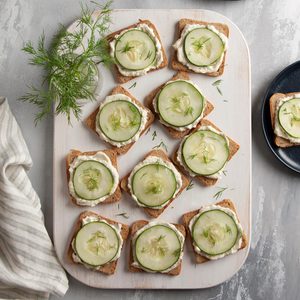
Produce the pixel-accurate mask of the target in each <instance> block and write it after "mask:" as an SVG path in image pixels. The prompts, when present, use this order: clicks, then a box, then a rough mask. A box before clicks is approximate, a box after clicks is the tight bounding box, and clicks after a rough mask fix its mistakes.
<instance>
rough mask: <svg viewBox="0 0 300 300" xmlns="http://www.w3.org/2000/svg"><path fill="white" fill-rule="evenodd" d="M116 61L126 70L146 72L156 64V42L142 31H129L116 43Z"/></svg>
mask: <svg viewBox="0 0 300 300" xmlns="http://www.w3.org/2000/svg"><path fill="white" fill-rule="evenodd" d="M115 59H116V61H117V63H118V64H119V65H120V66H121V67H122V68H124V69H126V70H133V71H138V70H144V69H146V68H147V67H149V66H150V65H152V64H153V63H154V62H155V59H156V46H155V42H154V41H153V39H152V38H151V36H150V35H149V34H148V33H146V32H144V31H142V30H140V29H131V30H128V31H126V32H125V33H123V34H122V35H121V36H120V37H118V39H117V41H116V46H115Z"/></svg>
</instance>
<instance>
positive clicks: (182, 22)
mask: <svg viewBox="0 0 300 300" xmlns="http://www.w3.org/2000/svg"><path fill="white" fill-rule="evenodd" d="M190 24H199V25H213V26H214V27H215V28H216V29H217V30H219V31H220V32H221V33H223V34H224V35H225V36H227V37H229V28H228V26H227V25H226V24H222V23H210V22H204V21H196V20H191V19H181V20H179V22H178V24H177V27H178V38H179V37H180V36H181V33H182V31H183V29H184V27H185V26H186V25H190ZM225 58H226V51H225V53H224V57H223V61H222V64H221V65H220V67H219V69H218V70H217V71H215V72H210V73H197V74H203V75H208V76H212V77H216V76H220V75H222V74H223V73H224V67H225ZM171 67H172V68H173V69H174V70H177V71H185V72H191V73H196V72H194V71H193V70H190V69H189V68H188V67H186V66H185V65H183V64H182V63H181V62H179V61H178V59H177V51H176V50H175V52H174V55H173V58H172V61H171Z"/></svg>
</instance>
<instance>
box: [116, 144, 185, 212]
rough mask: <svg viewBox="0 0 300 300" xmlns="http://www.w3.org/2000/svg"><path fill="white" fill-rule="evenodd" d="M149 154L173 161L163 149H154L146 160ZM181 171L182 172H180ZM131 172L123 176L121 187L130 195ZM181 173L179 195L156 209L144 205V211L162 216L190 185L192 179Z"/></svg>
mask: <svg viewBox="0 0 300 300" xmlns="http://www.w3.org/2000/svg"><path fill="white" fill-rule="evenodd" d="M148 156H157V157H160V158H162V159H163V160H165V161H168V162H170V163H172V161H171V160H170V159H169V157H168V155H167V154H166V153H165V152H164V151H163V150H161V149H156V150H152V151H150V152H149V153H148V154H147V155H146V156H145V158H144V159H143V160H145V159H146V158H147V157H148ZM179 173H180V172H179ZM129 175H130V173H129V174H127V175H126V176H125V177H124V178H122V180H121V183H120V185H121V188H122V190H124V191H125V192H127V193H128V194H129V195H130V191H129V188H128V177H129ZM180 175H181V179H182V187H181V189H180V190H179V192H178V193H177V195H176V196H175V197H173V198H172V199H171V200H170V201H169V202H168V204H167V205H166V206H164V207H163V208H160V209H154V208H149V207H143V209H144V211H145V212H146V213H147V214H148V215H149V216H150V217H152V218H157V217H158V216H160V215H161V214H162V213H163V212H164V210H165V209H166V208H167V207H168V206H169V205H170V204H171V203H172V202H173V201H174V200H175V199H176V198H177V197H178V196H179V195H180V194H181V193H182V192H183V190H184V189H185V188H186V187H187V186H188V185H189V183H190V180H189V179H188V178H187V177H185V176H184V175H183V174H182V173H180Z"/></svg>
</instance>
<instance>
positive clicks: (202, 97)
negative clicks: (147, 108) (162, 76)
mask: <svg viewBox="0 0 300 300" xmlns="http://www.w3.org/2000/svg"><path fill="white" fill-rule="evenodd" d="M176 82H186V81H185V80H176V81H174V82H170V83H168V84H167V85H165V86H164V87H163V88H162V89H161V90H160V92H159V94H158V95H157V103H156V107H157V110H158V113H159V117H160V118H161V119H162V120H163V121H164V122H165V123H167V124H169V125H171V126H173V127H176V128H180V127H185V126H189V125H191V124H193V123H194V122H195V120H197V119H198V118H199V117H200V116H201V114H202V113H203V110H204V107H205V98H204V96H203V95H202V94H201V93H200V91H199V90H197V89H196V88H195V87H194V86H193V85H192V84H191V86H192V87H193V88H194V89H195V90H197V92H198V93H199V95H200V97H201V99H202V110H201V112H200V114H198V116H197V117H196V118H195V119H194V121H192V122H190V123H188V124H185V125H180V126H176V125H173V124H170V123H169V122H168V121H166V120H165V119H164V118H163V116H162V115H161V113H160V112H159V108H158V106H159V97H160V94H161V93H162V91H163V89H164V88H165V87H166V86H168V85H170V84H175V83H176Z"/></svg>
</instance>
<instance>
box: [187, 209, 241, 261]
mask: <svg viewBox="0 0 300 300" xmlns="http://www.w3.org/2000/svg"><path fill="white" fill-rule="evenodd" d="M210 211H221V210H219V209H213V210H209V211H205V212H204V213H202V214H201V215H200V216H199V217H198V218H197V219H196V220H195V222H194V224H193V226H192V234H191V235H192V239H193V242H194V243H195V244H196V245H197V247H198V248H199V249H200V250H201V252H203V253H204V254H206V255H208V256H218V255H222V254H224V253H226V252H228V251H230V250H231V249H232V248H233V247H234V245H235V244H236V242H237V241H238V239H239V234H237V236H236V239H235V241H234V243H233V244H232V246H231V248H229V249H227V250H226V251H223V252H220V253H215V254H211V253H208V252H205V251H203V250H202V249H201V247H199V245H198V244H197V243H196V241H195V240H194V228H195V224H196V223H197V221H198V220H199V218H200V217H201V216H202V215H203V214H205V213H207V212H210ZM223 213H224V214H226V213H225V212H223ZM226 215H227V216H228V217H230V218H231V219H232V221H233V222H234V223H235V221H234V219H233V218H232V216H230V215H228V214H226ZM235 226H236V223H235ZM236 228H237V226H236ZM237 232H239V230H238V228H237Z"/></svg>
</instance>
